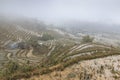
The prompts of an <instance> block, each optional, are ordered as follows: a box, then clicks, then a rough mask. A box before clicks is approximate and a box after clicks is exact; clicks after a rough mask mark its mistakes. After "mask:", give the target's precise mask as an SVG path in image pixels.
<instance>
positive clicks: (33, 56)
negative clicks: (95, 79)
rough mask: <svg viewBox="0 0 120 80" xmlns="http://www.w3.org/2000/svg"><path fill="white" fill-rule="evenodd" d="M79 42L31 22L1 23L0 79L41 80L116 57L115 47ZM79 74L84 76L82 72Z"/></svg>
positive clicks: (119, 51) (117, 50)
mask: <svg viewBox="0 0 120 80" xmlns="http://www.w3.org/2000/svg"><path fill="white" fill-rule="evenodd" d="M81 39H82V37H81V36H79V37H78V36H75V35H74V34H71V33H68V32H65V31H64V30H60V29H59V28H53V27H50V26H48V25H45V24H44V23H40V22H37V21H35V20H26V19H25V20H20V19H19V20H16V21H15V20H10V21H9V20H8V21H6V20H1V22H0V79H1V80H17V79H26V78H30V77H32V76H36V75H40V76H41V75H42V77H43V76H44V75H45V76H46V74H51V73H53V72H57V71H60V72H61V71H63V73H64V70H66V69H68V68H69V67H70V66H72V65H73V66H74V65H76V64H78V63H80V62H84V61H89V60H96V59H98V58H100V59H102V58H105V57H109V56H113V55H114V56H116V55H120V50H119V46H112V45H109V44H108V45H107V44H102V42H100V41H96V38H95V41H90V42H89V41H87V42H84V43H83V42H82V41H81ZM83 65H84V64H83ZM83 65H81V66H83ZM86 67H89V66H86ZM70 69H71V68H70ZM90 69H91V68H90ZM80 70H83V72H85V71H84V70H86V69H84V68H80ZM95 71H97V70H95ZM66 75H67V74H66ZM85 75H87V74H85ZM85 75H84V76H85ZM52 77H53V76H52ZM88 77H90V76H88ZM112 78H114V77H112ZM59 79H60V78H59ZM61 79H62V80H64V79H63V78H61ZM37 80H39V79H37ZM46 80H47V79H46ZM48 80H52V79H48ZM68 80H70V79H68ZM75 80H77V79H75ZM79 80H86V78H85V79H83V78H81V79H79ZM113 80H114V79H113Z"/></svg>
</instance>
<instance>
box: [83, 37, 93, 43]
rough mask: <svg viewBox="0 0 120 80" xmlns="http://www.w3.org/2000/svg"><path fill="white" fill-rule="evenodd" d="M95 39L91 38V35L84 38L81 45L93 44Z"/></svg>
mask: <svg viewBox="0 0 120 80" xmlns="http://www.w3.org/2000/svg"><path fill="white" fill-rule="evenodd" d="M93 40H94V38H93V37H90V36H89V35H86V36H83V38H82V41H81V43H91V42H93Z"/></svg>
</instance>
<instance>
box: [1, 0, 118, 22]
mask: <svg viewBox="0 0 120 80" xmlns="http://www.w3.org/2000/svg"><path fill="white" fill-rule="evenodd" d="M119 3H120V1H119V0H0V13H1V14H4V15H9V16H12V15H14V16H15V15H16V16H25V17H31V18H36V19H39V20H43V21H46V22H54V23H56V22H60V21H69V20H77V21H88V22H101V23H107V24H120V10H119V9H120V5H119Z"/></svg>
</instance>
